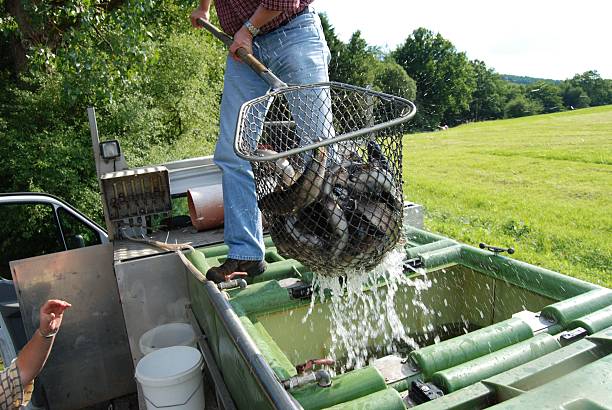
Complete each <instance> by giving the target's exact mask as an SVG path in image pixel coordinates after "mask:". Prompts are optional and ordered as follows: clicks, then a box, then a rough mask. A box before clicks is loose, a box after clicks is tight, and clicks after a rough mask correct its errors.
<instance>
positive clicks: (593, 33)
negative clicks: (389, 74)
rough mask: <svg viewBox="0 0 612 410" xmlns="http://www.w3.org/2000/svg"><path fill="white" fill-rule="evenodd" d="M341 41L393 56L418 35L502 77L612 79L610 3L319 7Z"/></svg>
mask: <svg viewBox="0 0 612 410" xmlns="http://www.w3.org/2000/svg"><path fill="white" fill-rule="evenodd" d="M313 6H314V7H315V9H316V10H317V12H325V13H326V14H327V16H328V18H329V21H330V23H331V24H332V26H333V27H334V29H335V31H336V34H337V35H338V37H339V38H340V39H341V40H342V41H345V42H346V41H348V40H349V38H350V37H351V35H352V33H353V32H355V31H356V30H361V33H362V36H363V38H364V39H365V40H366V41H367V42H368V44H370V45H376V46H382V47H386V48H387V49H390V50H393V49H395V48H396V47H397V46H398V45H399V44H401V43H403V42H404V41H405V40H406V38H407V37H408V36H409V35H410V33H412V32H413V31H414V30H415V29H417V28H419V27H425V28H427V29H429V30H431V31H433V32H434V33H440V34H441V35H442V36H443V37H444V38H445V39H447V40H449V41H450V42H451V43H453V45H454V46H455V47H456V48H457V50H458V51H463V52H465V53H466V54H467V56H468V58H469V59H470V60H475V59H478V60H481V61H484V62H485V64H486V65H487V67H489V68H493V69H495V71H496V72H498V73H500V74H513V75H525V76H530V77H538V78H550V79H555V80H564V79H567V78H571V77H573V76H574V75H575V74H577V73H583V72H585V71H587V70H597V71H598V72H599V74H600V75H601V76H602V77H604V78H609V79H612V1H610V0H581V1H567V0H529V1H527V0H514V1H512V2H508V1H505V2H500V1H496V0H487V1H485V0H469V1H457V0H421V1H405V0H373V1H372V0H370V1H365V0H316V1H315V2H314V3H313Z"/></svg>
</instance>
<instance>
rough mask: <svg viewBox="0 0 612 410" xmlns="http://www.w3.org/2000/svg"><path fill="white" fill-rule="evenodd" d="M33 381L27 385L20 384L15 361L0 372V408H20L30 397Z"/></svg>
mask: <svg viewBox="0 0 612 410" xmlns="http://www.w3.org/2000/svg"><path fill="white" fill-rule="evenodd" d="M32 390H34V382H31V383H30V384H28V385H27V386H23V385H22V384H21V377H20V376H19V369H18V368H17V362H16V361H15V360H13V362H12V363H11V365H10V366H9V367H8V368H6V369H4V370H3V371H2V372H0V409H3V410H4V409H21V408H23V406H26V405H27V404H28V402H29V401H30V398H31V397H32Z"/></svg>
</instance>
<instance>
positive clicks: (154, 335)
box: [138, 323, 196, 355]
mask: <svg viewBox="0 0 612 410" xmlns="http://www.w3.org/2000/svg"><path fill="white" fill-rule="evenodd" d="M138 345H139V347H140V352H141V353H142V354H143V355H147V354H149V353H151V352H154V351H155V350H158V349H163V348H164V347H170V346H191V347H196V335H195V332H194V331H193V328H192V327H191V325H190V324H188V323H167V324H165V325H161V326H157V327H154V328H153V329H150V330H148V331H147V332H146V333H144V334H143V335H142V336H141V337H140V340H138Z"/></svg>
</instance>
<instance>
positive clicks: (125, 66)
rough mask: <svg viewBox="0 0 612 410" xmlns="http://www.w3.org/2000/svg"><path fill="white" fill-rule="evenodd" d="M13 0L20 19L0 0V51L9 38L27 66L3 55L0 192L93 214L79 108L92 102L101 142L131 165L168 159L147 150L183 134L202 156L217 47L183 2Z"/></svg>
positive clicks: (214, 108) (213, 104) (213, 112)
mask: <svg viewBox="0 0 612 410" xmlns="http://www.w3.org/2000/svg"><path fill="white" fill-rule="evenodd" d="M8 3H9V2H8V1H7V2H5V6H7V5H8ZM20 4H21V5H23V12H24V13H26V19H25V20H24V21H26V22H27V23H28V24H29V26H28V25H23V24H21V23H19V24H18V23H17V18H16V17H14V16H13V15H12V14H10V13H8V12H6V10H9V8H8V7H5V14H3V15H2V20H1V21H2V23H1V25H0V30H1V31H0V32H1V33H2V35H1V36H0V43H1V46H0V47H1V48H2V49H3V50H6V49H10V48H11V47H14V46H15V41H16V39H18V40H19V42H20V43H19V44H20V45H21V47H22V48H23V51H24V53H25V56H26V58H25V60H26V62H27V64H26V65H25V66H24V65H19V64H15V62H16V60H15V57H14V56H13V57H7V58H5V59H4V60H2V67H0V68H1V71H0V76H1V78H2V80H3V81H2V85H1V87H2V89H1V90H0V161H1V162H2V164H1V166H0V189H1V190H2V191H46V192H51V193H54V194H56V195H58V196H60V197H62V198H64V199H66V200H68V201H69V202H71V203H73V204H75V205H76V206H77V207H79V208H80V209H83V210H84V211H85V212H87V213H88V214H90V215H92V216H94V217H98V218H99V216H100V202H99V195H98V194H97V191H98V188H97V183H96V179H95V175H94V165H93V158H92V154H91V152H92V151H91V139H90V136H89V131H88V124H87V115H86V108H87V107H88V106H95V107H96V109H97V112H98V120H99V129H100V132H101V136H102V138H103V139H109V138H117V139H119V140H120V141H121V143H122V147H123V149H124V152H125V153H126V156H127V157H128V158H129V161H130V165H132V166H138V165H144V164H147V163H151V162H161V161H165V160H168V159H170V158H167V157H164V155H157V156H156V157H153V156H152V153H153V152H157V153H164V152H168V151H172V149H173V148H172V147H173V146H174V145H176V144H181V143H182V141H184V140H185V139H189V141H190V142H191V143H192V144H193V143H197V142H198V140H199V141H200V144H201V146H202V147H205V148H204V150H203V151H202V153H201V154H205V153H207V152H210V151H209V150H210V147H211V146H212V144H213V141H214V140H215V138H216V130H217V126H218V104H219V94H220V90H221V86H222V75H223V62H224V60H225V51H224V50H223V48H222V46H221V45H219V44H218V43H217V42H216V40H213V39H212V38H211V37H210V36H208V35H206V34H204V33H203V32H199V31H196V30H193V29H192V28H191V25H190V24H189V21H188V19H187V17H188V15H189V11H190V10H191V8H192V7H193V6H192V5H191V4H186V3H185V4H177V2H174V1H170V0H157V1H155V0H130V1H125V2H123V1H107V2H105V1H101V0H72V1H61V2H54V3H53V7H50V6H49V5H48V4H47V3H44V4H43V2H40V1H35V0H28V1H22V2H20ZM9 11H10V10H9ZM28 27H31V29H30V28H28ZM49 30H50V32H49V33H48V34H46V35H37V34H36V33H37V32H39V31H49ZM54 30H55V31H54ZM156 147H163V149H156ZM206 147H208V148H206ZM174 159H177V158H174Z"/></svg>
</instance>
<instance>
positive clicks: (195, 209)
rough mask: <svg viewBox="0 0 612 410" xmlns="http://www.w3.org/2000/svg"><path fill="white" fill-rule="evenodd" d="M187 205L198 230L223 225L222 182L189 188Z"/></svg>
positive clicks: (194, 225) (193, 223)
mask: <svg viewBox="0 0 612 410" xmlns="http://www.w3.org/2000/svg"><path fill="white" fill-rule="evenodd" d="M187 205H188V206H189V218H191V224H192V225H193V227H194V228H196V230H197V231H198V232H199V231H205V230H208V229H213V228H217V227H219V226H221V225H223V214H224V212H223V188H222V186H221V184H217V185H211V186H207V187H197V188H191V189H189V190H188V191H187Z"/></svg>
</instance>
